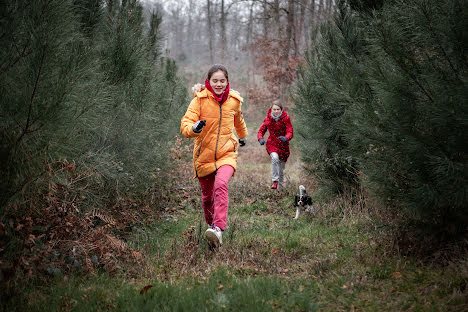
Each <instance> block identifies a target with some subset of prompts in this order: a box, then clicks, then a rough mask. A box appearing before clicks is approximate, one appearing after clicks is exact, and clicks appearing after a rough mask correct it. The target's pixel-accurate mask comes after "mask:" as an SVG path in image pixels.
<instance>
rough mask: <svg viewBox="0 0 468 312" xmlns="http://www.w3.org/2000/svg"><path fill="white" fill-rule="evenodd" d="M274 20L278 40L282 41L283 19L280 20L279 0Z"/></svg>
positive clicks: (276, 3) (277, 0)
mask: <svg viewBox="0 0 468 312" xmlns="http://www.w3.org/2000/svg"><path fill="white" fill-rule="evenodd" d="M273 14H274V20H275V25H276V38H278V40H281V18H280V3H279V0H275V3H274V12H273Z"/></svg>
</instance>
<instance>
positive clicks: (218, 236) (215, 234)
mask: <svg viewBox="0 0 468 312" xmlns="http://www.w3.org/2000/svg"><path fill="white" fill-rule="evenodd" d="M205 237H206V239H207V240H208V242H209V243H211V244H213V245H214V246H215V247H218V246H220V245H222V244H223V231H221V229H220V228H219V227H217V226H216V225H214V226H213V227H209V228H208V229H207V230H206V231H205Z"/></svg>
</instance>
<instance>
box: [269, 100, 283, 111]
mask: <svg viewBox="0 0 468 312" xmlns="http://www.w3.org/2000/svg"><path fill="white" fill-rule="evenodd" d="M273 105H276V106H278V107H279V108H281V110H283V104H281V102H280V100H274V101H273V103H272V104H271V106H270V108H273Z"/></svg>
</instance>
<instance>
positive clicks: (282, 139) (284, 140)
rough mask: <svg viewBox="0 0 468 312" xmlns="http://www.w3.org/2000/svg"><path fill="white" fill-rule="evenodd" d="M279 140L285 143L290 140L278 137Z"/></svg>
mask: <svg viewBox="0 0 468 312" xmlns="http://www.w3.org/2000/svg"><path fill="white" fill-rule="evenodd" d="M278 139H280V140H281V141H283V142H286V141H287V140H288V138H287V137H285V136H280V137H278Z"/></svg>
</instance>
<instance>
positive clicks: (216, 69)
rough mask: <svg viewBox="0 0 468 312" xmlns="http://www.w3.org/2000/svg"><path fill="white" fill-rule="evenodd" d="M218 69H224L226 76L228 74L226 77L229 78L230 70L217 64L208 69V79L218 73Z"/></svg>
mask: <svg viewBox="0 0 468 312" xmlns="http://www.w3.org/2000/svg"><path fill="white" fill-rule="evenodd" d="M217 71H222V72H223V73H224V76H226V79H227V80H229V76H228V71H227V69H226V67H224V66H223V65H219V64H215V65H213V66H211V68H210V70H209V71H208V80H210V79H211V76H213V74H214V73H216V72H217Z"/></svg>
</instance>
